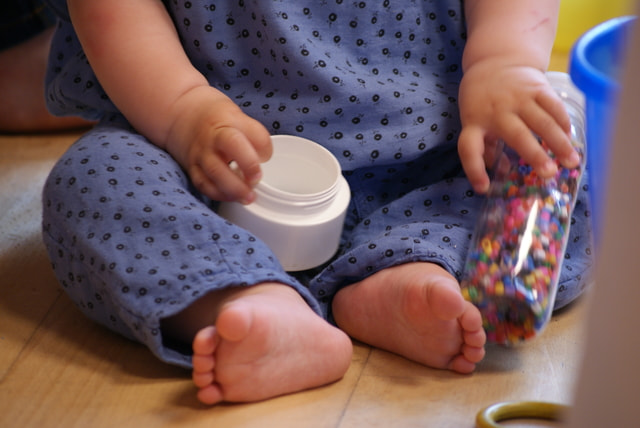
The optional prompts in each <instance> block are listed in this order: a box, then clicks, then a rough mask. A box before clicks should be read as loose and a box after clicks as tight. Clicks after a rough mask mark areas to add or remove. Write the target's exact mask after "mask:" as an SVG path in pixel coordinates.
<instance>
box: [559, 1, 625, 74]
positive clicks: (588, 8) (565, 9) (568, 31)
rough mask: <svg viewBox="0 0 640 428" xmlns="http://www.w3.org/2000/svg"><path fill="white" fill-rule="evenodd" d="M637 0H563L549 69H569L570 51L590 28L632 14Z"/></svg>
mask: <svg viewBox="0 0 640 428" xmlns="http://www.w3.org/2000/svg"><path fill="white" fill-rule="evenodd" d="M634 6H635V1H634V0H560V19H559V22H558V32H557V34H556V42H555V44H554V47H553V53H552V55H551V62H550V64H549V70H553V71H565V72H566V71H567V67H568V63H569V51H570V50H571V47H572V46H573V44H574V43H575V41H576V40H577V39H578V38H579V37H580V36H581V35H582V34H584V33H585V32H586V31H587V30H589V29H590V28H592V27H594V26H596V25H598V24H600V23H601V22H604V21H606V20H608V19H611V18H615V17H617V16H624V15H631V14H633V13H634V11H635V9H634Z"/></svg>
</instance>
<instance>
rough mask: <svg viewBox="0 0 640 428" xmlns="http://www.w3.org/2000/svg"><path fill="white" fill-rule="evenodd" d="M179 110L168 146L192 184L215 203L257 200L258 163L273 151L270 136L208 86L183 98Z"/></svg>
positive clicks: (259, 171) (177, 108) (258, 124)
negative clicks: (255, 189)
mask: <svg viewBox="0 0 640 428" xmlns="http://www.w3.org/2000/svg"><path fill="white" fill-rule="evenodd" d="M175 111H176V119H175V120H174V122H173V126H172V127H171V131H170V133H169V138H168V140H167V144H166V147H167V150H168V151H169V152H170V153H171V154H172V155H173V156H174V157H175V158H176V159H177V160H178V162H179V163H180V164H181V165H182V167H183V168H184V169H185V170H186V171H187V172H188V174H189V177H190V178H191V181H192V182H193V184H194V186H195V187H196V188H197V189H198V190H199V191H200V192H202V193H203V194H204V195H206V196H207V197H209V198H211V199H213V200H217V201H238V202H242V203H244V204H249V203H251V202H253V200H254V199H255V193H254V191H253V187H254V186H255V185H256V184H257V183H258V182H259V181H260V178H261V177H262V172H261V169H260V163H262V162H265V161H267V160H269V158H270V157H271V153H272V146H271V139H270V135H269V132H268V131H267V130H266V129H265V128H264V127H263V126H262V124H260V122H258V121H256V120H254V119H252V118H250V117H249V116H247V115H246V114H244V113H243V112H242V111H241V110H240V108H239V107H238V106H237V105H236V104H235V103H233V101H231V100H230V99H229V98H227V97H226V96H224V95H223V94H222V93H220V92H219V91H217V90H215V89H213V88H210V87H204V88H196V89H193V90H192V91H190V93H188V94H185V95H184V96H183V97H182V98H181V99H180V100H179V102H178V103H176V108H175ZM232 162H233V163H234V165H233V166H232V165H231V163H232Z"/></svg>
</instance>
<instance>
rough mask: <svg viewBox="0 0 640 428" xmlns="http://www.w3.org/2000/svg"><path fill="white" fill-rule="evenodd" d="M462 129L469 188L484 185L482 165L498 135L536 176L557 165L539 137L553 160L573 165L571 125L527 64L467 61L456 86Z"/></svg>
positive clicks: (547, 174) (489, 157)
mask: <svg viewBox="0 0 640 428" xmlns="http://www.w3.org/2000/svg"><path fill="white" fill-rule="evenodd" d="M459 99H460V118H461V121H462V131H461V133H460V138H459V139H458V151H459V154H460V159H461V161H462V165H463V167H464V170H465V172H466V174H467V177H468V179H469V181H470V182H471V185H472V186H473V188H474V189H475V190H476V191H478V192H481V193H484V192H486V191H487V190H488V188H489V176H488V175H487V172H486V167H487V166H491V165H492V163H493V161H494V160H495V157H496V155H497V153H496V151H495V147H496V141H497V140H498V139H502V140H504V141H505V143H506V144H507V145H509V146H511V147H512V148H514V149H515V150H516V152H518V154H519V155H520V156H521V157H522V159H523V160H524V161H525V162H527V163H529V164H530V165H531V166H532V167H533V168H534V169H535V170H536V172H537V173H538V175H539V176H541V177H545V178H547V177H551V176H553V175H554V174H555V173H556V172H557V165H556V163H555V162H554V161H553V160H552V159H551V158H550V157H549V155H548V154H547V153H546V151H545V150H544V149H543V148H542V147H541V146H540V144H539V142H538V140H537V138H536V137H535V136H534V135H533V134H532V131H533V132H534V133H535V134H537V135H538V136H539V137H540V138H542V139H543V140H544V141H545V142H546V144H547V146H548V147H549V149H550V150H551V151H552V152H553V153H554V154H555V156H556V157H557V159H558V161H559V162H560V163H561V164H562V165H563V166H565V167H567V168H574V167H576V166H578V164H579V163H580V158H579V156H578V154H577V153H576V151H575V150H574V149H573V147H572V145H571V140H570V131H571V123H570V120H569V116H568V114H567V112H566V109H565V107H564V105H563V103H562V100H561V99H560V97H559V96H558V95H557V94H556V92H555V91H554V89H553V88H552V87H551V86H550V85H549V82H548V81H547V79H546V77H545V75H544V73H542V72H541V71H539V70H537V69H535V68H532V67H526V66H518V65H506V66H505V65H501V64H497V63H494V64H492V63H491V62H490V61H481V62H478V63H476V64H474V65H472V66H471V67H470V68H469V69H468V70H467V71H466V72H465V74H464V77H463V79H462V82H461V84H460V96H459Z"/></svg>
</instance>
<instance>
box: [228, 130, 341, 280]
mask: <svg viewBox="0 0 640 428" xmlns="http://www.w3.org/2000/svg"><path fill="white" fill-rule="evenodd" d="M271 141H272V143H273V156H272V157H271V159H269V161H267V162H265V163H263V164H262V173H263V178H262V180H261V181H260V183H258V185H257V186H256V187H255V192H256V200H255V201H254V202H253V203H251V204H249V205H243V204H241V203H238V202H224V203H221V204H220V208H219V211H218V213H219V214H220V215H221V216H222V217H224V218H226V219H228V220H229V221H231V222H233V223H235V224H237V225H238V226H240V227H243V228H245V229H247V230H249V231H250V232H252V233H253V234H255V235H256V236H257V237H258V238H260V239H261V240H262V241H264V242H265V243H266V244H267V245H268V246H269V247H270V248H271V249H272V250H273V252H274V253H275V254H276V256H277V257H278V260H279V261H280V263H281V264H282V266H283V267H284V269H285V270H287V271H301V270H306V269H311V268H314V267H316V266H319V265H321V264H323V263H324V262H326V261H328V260H329V259H330V258H331V257H332V256H333V255H334V254H335V252H336V250H337V249H338V245H339V243H340V235H341V234H342V228H343V224H344V218H345V215H346V212H347V206H348V205H349V200H350V190H349V185H348V183H347V181H346V180H345V179H344V177H343V176H342V172H341V169H340V164H339V163H338V160H337V159H336V158H335V156H333V155H332V154H331V152H329V151H328V150H327V149H325V148H324V147H322V146H320V145H319V144H317V143H314V142H313V141H311V140H307V139H305V138H301V137H295V136H291V135H276V136H272V137H271Z"/></svg>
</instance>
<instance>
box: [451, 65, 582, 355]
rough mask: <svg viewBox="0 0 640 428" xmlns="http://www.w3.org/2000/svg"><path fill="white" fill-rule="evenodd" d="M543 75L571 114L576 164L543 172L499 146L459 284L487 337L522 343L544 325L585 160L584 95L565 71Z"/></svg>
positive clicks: (547, 316) (562, 256) (551, 303)
mask: <svg viewBox="0 0 640 428" xmlns="http://www.w3.org/2000/svg"><path fill="white" fill-rule="evenodd" d="M547 78H548V79H549V81H550V83H551V85H552V86H553V87H554V89H555V90H556V92H557V93H558V95H559V96H560V97H561V99H562V100H563V102H564V104H565V107H566V109H567V112H568V113H569V116H570V118H571V138H572V143H573V145H574V147H575V149H576V151H577V152H578V154H579V155H580V157H581V163H580V165H579V166H578V167H576V168H574V169H568V168H564V167H562V166H561V165H559V164H558V173H557V174H556V175H555V177H552V178H547V179H543V178H541V177H539V176H538V175H537V174H536V172H535V171H534V170H533V169H532V168H531V166H529V165H527V164H526V163H524V162H523V161H522V159H521V158H520V157H519V156H518V155H517V153H515V151H514V150H512V149H510V148H509V147H507V146H506V145H504V149H503V156H502V158H501V160H500V161H499V162H497V163H496V165H497V166H496V167H495V168H494V171H493V174H494V177H493V178H492V181H491V186H490V189H489V192H488V194H487V199H486V201H485V203H484V207H483V210H482V212H481V216H480V217H479V219H478V221H477V224H476V228H475V230H474V234H473V237H472V240H471V244H470V247H469V252H468V255H467V259H466V263H465V272H464V276H463V280H462V283H461V286H462V293H463V295H464V297H465V298H466V299H467V300H469V301H470V302H472V303H473V304H474V305H475V306H477V307H478V308H479V309H480V312H481V313H482V317H483V326H484V329H485V332H486V333H487V340H488V341H489V342H491V343H499V344H515V343H518V342H522V341H524V340H527V339H530V338H532V337H535V336H537V335H538V334H539V333H540V332H541V331H542V330H543V329H544V327H545V326H546V325H547V323H548V321H549V318H550V316H551V312H552V310H553V305H554V302H555V296H556V291H557V285H558V279H559V276H560V270H561V268H562V261H563V259H564V252H565V249H566V245H567V241H568V237H569V228H570V225H571V213H572V211H573V208H574V206H575V202H576V196H577V192H578V189H579V186H580V181H581V179H582V175H583V172H584V168H585V164H586V147H585V132H584V129H585V126H584V125H585V123H584V121H585V115H584V100H583V96H582V94H581V93H580V91H579V90H578V89H577V88H575V87H574V86H573V85H572V83H571V81H570V79H569V76H568V75H566V74H564V73H558V72H551V73H547ZM540 144H542V145H543V146H544V145H545V143H544V141H540ZM549 154H550V155H551V156H552V157H553V155H552V153H551V152H549Z"/></svg>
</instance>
